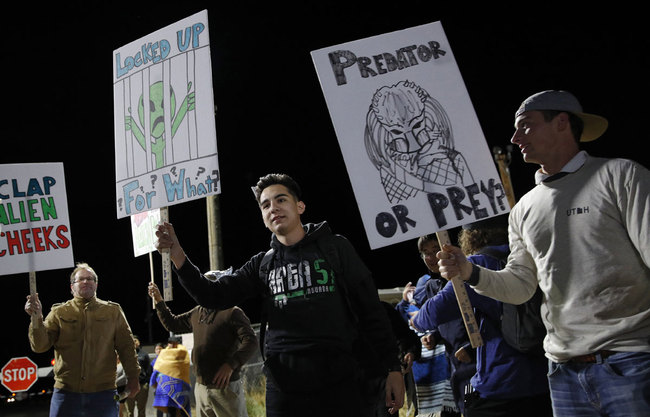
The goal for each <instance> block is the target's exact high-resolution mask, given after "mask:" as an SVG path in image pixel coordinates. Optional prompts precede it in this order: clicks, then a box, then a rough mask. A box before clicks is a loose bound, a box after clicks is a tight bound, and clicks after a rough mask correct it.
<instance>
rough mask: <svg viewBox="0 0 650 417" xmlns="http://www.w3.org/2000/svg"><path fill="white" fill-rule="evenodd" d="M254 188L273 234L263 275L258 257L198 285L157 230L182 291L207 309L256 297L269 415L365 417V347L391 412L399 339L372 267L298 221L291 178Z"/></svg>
mask: <svg viewBox="0 0 650 417" xmlns="http://www.w3.org/2000/svg"><path fill="white" fill-rule="evenodd" d="M254 192H255V196H256V198H257V201H258V203H259V207H260V210H261V213H262V218H263V220H264V224H265V225H266V227H267V228H268V229H269V230H270V231H271V232H272V233H273V235H272V237H271V248H272V252H269V254H270V255H269V256H267V259H269V258H270V260H269V262H268V265H265V266H264V268H263V270H262V271H260V266H261V265H262V260H263V259H264V258H265V252H260V253H258V254H257V255H255V256H253V257H252V258H251V259H250V260H249V261H248V262H246V264H244V265H243V266H242V267H241V268H239V269H237V270H235V271H233V272H232V274H230V275H225V276H222V277H221V278H220V279H219V280H218V281H214V282H213V281H210V280H208V279H205V278H204V277H203V275H202V274H201V272H200V271H199V269H198V268H197V267H196V266H194V265H193V264H192V263H191V261H190V260H189V258H188V257H187V256H186V255H185V252H184V251H183V249H182V247H181V245H180V243H179V241H178V238H177V236H176V234H175V231H174V229H173V227H172V225H171V224H169V223H165V224H162V225H160V226H159V227H158V230H157V232H156V236H157V237H158V240H157V242H156V247H157V248H158V250H162V249H166V248H167V249H169V251H170V257H171V260H172V263H173V265H174V270H175V271H176V273H177V275H178V278H179V281H180V283H181V285H182V286H183V287H184V288H185V289H186V290H187V292H188V293H189V294H190V295H191V296H192V297H193V298H194V300H195V301H196V302H197V303H199V304H200V305H202V306H204V307H206V308H216V309H225V308H229V307H232V306H234V305H236V304H241V303H242V301H243V300H245V299H247V298H251V297H262V300H263V301H262V317H263V318H265V319H266V321H267V322H268V327H266V329H261V330H262V331H263V332H265V337H264V346H263V353H264V355H265V358H266V360H265V364H264V373H265V375H266V377H267V378H266V415H267V416H269V417H275V416H294V415H296V416H298V415H300V416H302V415H305V413H307V414H309V415H314V416H329V415H350V416H364V415H368V414H369V413H370V412H369V411H367V410H363V409H362V407H361V405H360V404H361V403H362V401H361V394H360V390H359V387H360V383H361V381H359V375H360V373H361V370H360V369H359V361H358V355H357V354H356V352H358V351H359V350H363V351H364V352H367V349H368V348H371V349H374V351H375V352H376V354H377V357H378V358H379V361H378V362H377V363H376V364H375V365H378V366H381V367H383V369H384V372H385V373H386V377H387V379H386V407H388V408H389V410H390V412H391V413H397V411H398V410H399V408H401V406H402V405H403V403H404V381H403V378H402V374H401V372H400V363H399V360H398V351H397V342H396V339H395V336H394V335H393V332H392V330H391V328H390V323H389V321H388V317H387V315H386V312H385V310H384V309H383V307H382V306H381V305H380V302H379V297H378V294H377V289H376V287H375V285H374V281H373V279H372V275H371V273H370V271H369V270H368V268H367V267H366V266H365V265H364V263H363V261H362V260H361V259H360V257H359V256H358V254H357V253H356V251H355V250H354V247H353V246H352V245H351V244H350V242H349V241H348V240H347V239H346V238H344V237H343V236H340V235H334V234H332V232H331V230H330V228H329V226H328V224H327V223H326V222H322V223H319V224H311V223H310V224H305V225H303V224H302V222H301V219H300V216H301V215H302V214H303V213H304V211H305V203H304V202H303V201H302V200H301V198H300V194H301V193H300V187H299V186H298V184H297V183H296V182H295V181H294V180H293V179H292V178H291V177H289V176H288V175H285V174H269V175H266V176H264V177H262V178H260V180H259V181H258V183H257V185H256V186H255V187H254ZM360 346H361V348H359V347H360Z"/></svg>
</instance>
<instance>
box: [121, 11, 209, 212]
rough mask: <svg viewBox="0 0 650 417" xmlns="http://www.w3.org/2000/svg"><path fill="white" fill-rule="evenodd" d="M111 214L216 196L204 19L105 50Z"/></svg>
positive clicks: (200, 15) (201, 15)
mask: <svg viewBox="0 0 650 417" xmlns="http://www.w3.org/2000/svg"><path fill="white" fill-rule="evenodd" d="M113 93H114V110H115V111H114V117H115V120H114V124H115V173H116V210H117V217H118V218H123V217H127V216H131V215H134V214H136V213H141V212H145V211H149V210H152V209H156V208H161V207H167V206H171V205H175V204H179V203H183V202H187V201H191V200H195V199H198V198H203V197H207V196H209V195H215V194H219V193H220V192H221V187H220V176H219V164H218V159H217V140H216V129H215V118H214V98H213V91H212V65H211V58H210V36H209V31H208V14H207V11H205V10H204V11H202V12H199V13H196V14H195V15H193V16H190V17H188V18H186V19H183V20H181V21H179V22H177V23H174V24H172V25H169V26H167V27H165V28H163V29H160V30H158V31H156V32H154V33H151V34H150V35H147V36H145V37H143V38H141V39H139V40H136V41H134V42H131V43H130V44H128V45H126V46H123V47H121V48H119V49H117V50H115V51H114V53H113Z"/></svg>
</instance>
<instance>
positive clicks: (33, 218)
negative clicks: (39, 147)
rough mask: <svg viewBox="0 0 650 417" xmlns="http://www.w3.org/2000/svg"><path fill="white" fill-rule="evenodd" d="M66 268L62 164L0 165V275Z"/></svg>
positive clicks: (69, 258)
mask: <svg viewBox="0 0 650 417" xmlns="http://www.w3.org/2000/svg"><path fill="white" fill-rule="evenodd" d="M71 266H74V258H73V255H72V239H71V233H70V221H69V219H68V200H67V196H66V189H65V176H64V173H63V164H62V163H32V164H7V165H0V275H9V274H17V273H22V272H31V273H33V272H35V271H44V270H50V269H58V268H68V267H71Z"/></svg>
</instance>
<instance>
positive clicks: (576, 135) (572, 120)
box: [540, 110, 585, 143]
mask: <svg viewBox="0 0 650 417" xmlns="http://www.w3.org/2000/svg"><path fill="white" fill-rule="evenodd" d="M540 112H541V113H542V116H544V121H545V122H550V121H551V120H553V118H555V116H557V115H558V114H560V113H566V114H568V115H569V124H570V125H571V133H573V139H575V141H576V142H578V143H580V138H581V137H582V131H583V130H584V128H585V122H583V121H582V119H581V118H580V117H578V116H577V115H575V114H573V113H571V112H568V111H560V110H540Z"/></svg>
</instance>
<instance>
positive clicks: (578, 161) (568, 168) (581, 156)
mask: <svg viewBox="0 0 650 417" xmlns="http://www.w3.org/2000/svg"><path fill="white" fill-rule="evenodd" d="M586 160H587V152H586V151H580V152H578V153H577V154H576V155H575V156H574V157H573V158H571V160H570V161H569V162H568V163H567V164H566V165H565V166H563V167H562V169H561V170H560V172H563V173H565V175H566V174H571V173H572V172H576V171H577V170H579V169H580V167H582V166H583V165H584V164H585V161H586ZM560 172H558V173H557V174H559V173H560ZM557 174H554V175H557ZM549 177H552V175H549V174H546V173H544V172H542V169H541V168H540V169H538V170H537V172H535V184H539V183H541V182H542V181H544V180H546V179H547V178H549Z"/></svg>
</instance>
